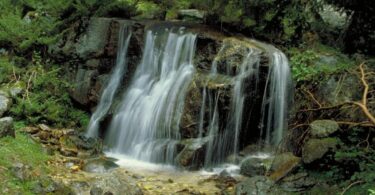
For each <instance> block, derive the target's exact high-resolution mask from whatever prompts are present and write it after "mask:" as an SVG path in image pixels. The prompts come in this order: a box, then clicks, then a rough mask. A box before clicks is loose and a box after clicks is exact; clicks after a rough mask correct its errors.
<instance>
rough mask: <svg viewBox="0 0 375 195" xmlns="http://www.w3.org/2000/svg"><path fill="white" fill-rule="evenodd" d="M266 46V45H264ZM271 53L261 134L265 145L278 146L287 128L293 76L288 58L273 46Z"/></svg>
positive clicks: (269, 48) (270, 47) (269, 47)
mask: <svg viewBox="0 0 375 195" xmlns="http://www.w3.org/2000/svg"><path fill="white" fill-rule="evenodd" d="M264 45H265V44H264ZM265 47H266V48H268V51H269V58H270V69H269V71H268V76H267V83H266V87H265V90H266V91H265V93H264V96H263V104H262V128H261V134H262V136H265V144H272V145H277V144H279V143H280V142H281V140H282V138H283V132H284V130H286V129H287V128H288V127H287V113H288V104H289V101H290V98H291V97H290V96H291V83H292V80H291V76H290V68H289V63H288V58H287V57H286V56H285V54H284V53H282V52H281V51H279V50H278V49H276V48H275V47H273V46H270V45H265Z"/></svg>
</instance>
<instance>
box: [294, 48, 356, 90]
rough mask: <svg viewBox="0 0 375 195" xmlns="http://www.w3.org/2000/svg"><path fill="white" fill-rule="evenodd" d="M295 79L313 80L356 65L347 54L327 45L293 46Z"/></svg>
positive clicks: (299, 80) (298, 80)
mask: <svg viewBox="0 0 375 195" xmlns="http://www.w3.org/2000/svg"><path fill="white" fill-rule="evenodd" d="M289 55H290V64H291V68H292V75H293V79H294V80H295V81H297V83H298V82H301V81H311V80H314V79H322V77H324V76H328V75H330V74H334V73H337V72H340V71H344V70H348V69H350V68H352V67H354V65H355V63H354V62H353V61H351V60H350V59H349V58H348V57H347V56H345V55H343V54H341V53H340V52H338V51H336V50H335V49H332V48H330V47H327V46H323V45H318V46H316V47H311V48H292V49H290V50H289Z"/></svg>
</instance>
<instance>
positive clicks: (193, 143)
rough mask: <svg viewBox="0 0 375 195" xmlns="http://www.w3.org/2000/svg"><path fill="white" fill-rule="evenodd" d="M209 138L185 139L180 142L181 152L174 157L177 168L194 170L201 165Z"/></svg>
mask: <svg viewBox="0 0 375 195" xmlns="http://www.w3.org/2000/svg"><path fill="white" fill-rule="evenodd" d="M210 139H211V137H204V138H196V139H186V140H183V141H181V143H180V145H181V146H182V147H184V148H183V150H182V151H181V152H180V153H179V154H178V155H177V156H176V162H177V163H178V165H179V166H181V167H184V168H188V169H196V168H199V167H201V166H202V165H203V162H204V158H203V157H204V152H205V147H206V144H207V143H208V142H209V141H210Z"/></svg>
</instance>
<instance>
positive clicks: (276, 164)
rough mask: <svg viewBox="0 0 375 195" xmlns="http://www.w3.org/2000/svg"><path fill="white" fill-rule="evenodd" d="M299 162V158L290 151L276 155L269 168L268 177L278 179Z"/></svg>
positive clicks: (294, 167) (289, 171) (293, 168)
mask: <svg viewBox="0 0 375 195" xmlns="http://www.w3.org/2000/svg"><path fill="white" fill-rule="evenodd" d="M300 162H301V158H299V157H296V156H294V155H293V153H291V152H286V153H282V154H278V155H276V156H275V158H274V159H273V162H272V165H271V168H270V170H269V172H270V178H271V179H272V180H274V181H279V180H280V179H282V178H283V177H285V176H287V175H288V174H289V173H291V172H292V171H293V170H295V169H296V168H297V167H298V166H299V164H300Z"/></svg>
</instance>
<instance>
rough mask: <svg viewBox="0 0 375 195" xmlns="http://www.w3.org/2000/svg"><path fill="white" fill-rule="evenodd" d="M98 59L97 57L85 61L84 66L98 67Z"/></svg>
mask: <svg viewBox="0 0 375 195" xmlns="http://www.w3.org/2000/svg"><path fill="white" fill-rule="evenodd" d="M99 65H100V60H99V59H90V60H87V61H86V66H87V67H89V68H91V69H97V68H99Z"/></svg>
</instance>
